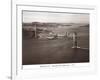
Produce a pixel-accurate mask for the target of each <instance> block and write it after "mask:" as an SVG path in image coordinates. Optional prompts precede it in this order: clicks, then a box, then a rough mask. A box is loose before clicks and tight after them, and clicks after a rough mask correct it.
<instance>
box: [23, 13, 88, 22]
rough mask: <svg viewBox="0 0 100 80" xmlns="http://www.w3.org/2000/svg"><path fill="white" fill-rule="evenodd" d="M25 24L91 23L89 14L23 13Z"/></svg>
mask: <svg viewBox="0 0 100 80" xmlns="http://www.w3.org/2000/svg"><path fill="white" fill-rule="evenodd" d="M23 22H55V23H89V14H72V13H52V12H34V11H23Z"/></svg>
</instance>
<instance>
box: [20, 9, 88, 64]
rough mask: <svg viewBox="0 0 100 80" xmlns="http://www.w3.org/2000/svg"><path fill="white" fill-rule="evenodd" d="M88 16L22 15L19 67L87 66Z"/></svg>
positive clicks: (37, 13) (45, 12)
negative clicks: (71, 64) (45, 65)
mask: <svg viewBox="0 0 100 80" xmlns="http://www.w3.org/2000/svg"><path fill="white" fill-rule="evenodd" d="M89 17H90V15H89V13H76V12H75V13H74V12H53V11H34V10H33V11H31V10H23V11H22V65H37V64H63V63H66V64H67V63H89V62H90V59H89V56H90V54H89V52H90V51H89V50H90V49H89V35H90V34H89V28H90V24H89V21H90V20H89Z"/></svg>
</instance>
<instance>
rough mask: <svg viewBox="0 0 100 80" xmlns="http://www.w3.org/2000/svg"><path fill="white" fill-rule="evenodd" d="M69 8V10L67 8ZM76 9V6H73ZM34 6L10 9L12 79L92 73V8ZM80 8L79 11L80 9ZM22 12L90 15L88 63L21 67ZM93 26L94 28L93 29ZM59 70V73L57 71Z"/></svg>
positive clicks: (93, 41)
mask: <svg viewBox="0 0 100 80" xmlns="http://www.w3.org/2000/svg"><path fill="white" fill-rule="evenodd" d="M69 7H70V8H69ZM75 7H76V6H75ZM75 7H73V6H61V7H54V6H51V7H50V6H47V7H46V6H43V7H42V6H38V5H37V6H36V5H28V6H27V5H24V6H23V5H22V4H15V3H13V9H12V53H13V54H12V79H15V78H17V77H18V78H19V77H32V76H33V74H35V76H33V77H36V76H37V77H39V76H38V74H40V76H43V75H52V76H54V75H57V74H59V75H65V74H66V75H69V74H71V75H72V74H76V73H77V74H78V73H80V72H81V73H85V74H86V73H93V72H94V71H95V70H96V43H95V42H96V41H95V39H96V26H95V25H96V9H95V8H93V7H91V8H90V7H89V8H86V7H76V8H75ZM80 8H81V9H80ZM22 10H33V11H34V10H36V11H54V12H55V11H56V12H72V13H89V14H90V63H72V64H44V65H31V66H30V65H29V66H28V65H27V66H23V67H22V34H21V32H22V14H21V12H22ZM94 26H95V27H94ZM59 69H60V71H59Z"/></svg>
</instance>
